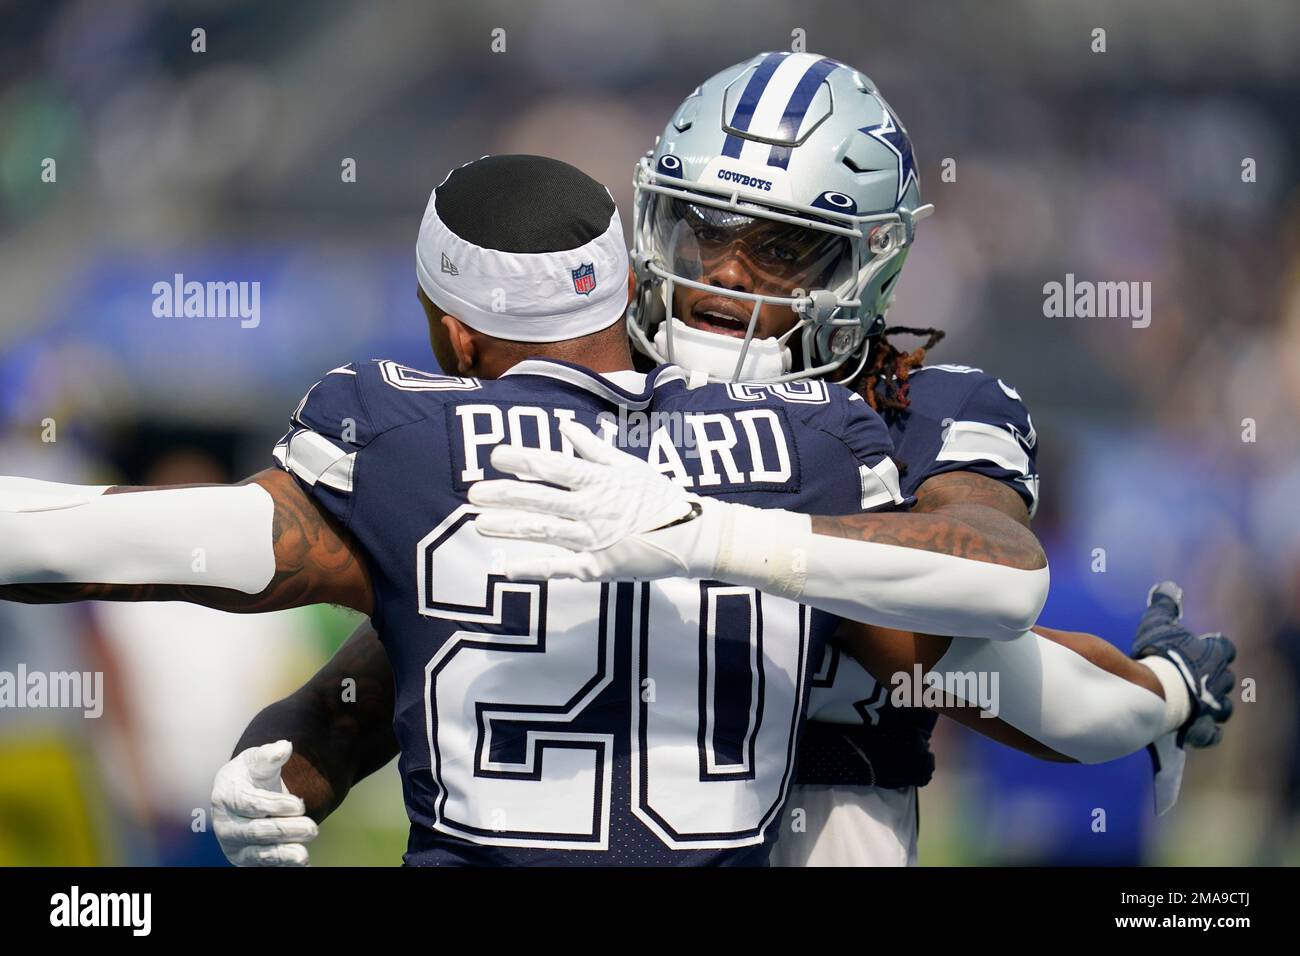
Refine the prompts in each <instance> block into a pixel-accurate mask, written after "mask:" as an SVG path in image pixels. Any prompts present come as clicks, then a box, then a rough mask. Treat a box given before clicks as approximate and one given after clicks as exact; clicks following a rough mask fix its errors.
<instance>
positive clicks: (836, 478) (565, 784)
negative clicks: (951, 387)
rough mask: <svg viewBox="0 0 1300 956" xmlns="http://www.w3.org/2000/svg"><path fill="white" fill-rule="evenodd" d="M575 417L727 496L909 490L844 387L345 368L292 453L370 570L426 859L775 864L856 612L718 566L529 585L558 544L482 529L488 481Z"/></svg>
mask: <svg viewBox="0 0 1300 956" xmlns="http://www.w3.org/2000/svg"><path fill="white" fill-rule="evenodd" d="M616 382H617V383H621V385H622V386H624V387H620V384H615V383H616ZM627 386H630V387H632V388H633V389H634V390H632V391H627V390H625V387H627ZM564 419H576V420H577V421H578V422H580V423H581V424H583V425H586V426H587V427H589V428H591V429H592V430H593V431H595V432H596V433H597V434H602V435H605V436H606V437H607V439H609V440H615V441H618V442H619V444H620V445H621V446H622V447H624V448H625V449H626V450H628V451H629V452H631V453H633V454H636V455H638V456H639V457H641V458H643V459H645V460H648V461H650V462H651V463H652V464H654V465H655V466H656V467H658V468H659V469H660V470H661V471H663V472H664V473H666V474H669V475H671V476H672V477H674V478H675V479H676V480H678V481H680V482H682V483H683V484H685V485H686V486H687V487H689V488H691V489H692V490H693V491H696V492H698V493H700V494H704V495H712V496H717V497H719V498H723V499H726V500H731V501H738V502H743V503H746V504H750V505H756V506H768V507H783V508H788V509H791V510H796V511H802V512H807V513H825V514H850V513H854V512H857V511H861V510H863V509H864V508H877V507H889V506H893V505H896V504H900V503H902V502H903V498H902V497H901V496H900V494H899V492H898V487H897V473H896V471H895V469H894V465H893V463H892V462H891V461H890V459H889V458H888V455H889V453H890V452H891V446H890V441H889V436H888V431H887V429H886V427H885V424H884V422H883V421H882V420H881V419H880V418H879V416H877V415H876V414H875V413H874V412H873V411H871V409H870V408H869V407H868V406H867V404H866V403H865V402H863V401H862V400H861V399H860V398H859V397H858V396H856V395H853V394H852V393H850V392H849V391H847V390H845V389H842V388H840V387H838V386H827V385H825V384H822V383H819V382H809V383H796V384H791V385H774V386H746V385H732V386H728V385H721V384H719V385H706V386H703V387H699V388H694V389H692V388H688V387H687V383H686V381H685V379H684V373H682V372H681V370H680V369H676V368H674V367H671V366H661V367H659V368H657V369H655V370H654V371H653V372H651V373H650V374H649V376H648V377H642V376H640V375H639V374H638V373H635V372H627V373H615V374H614V375H613V376H609V377H602V376H598V375H595V374H593V373H590V372H588V371H586V370H585V369H581V368H579V367H577V366H572V365H568V364H564V363H559V362H543V361H535V360H534V361H528V362H524V363H521V364H520V365H518V366H516V367H515V368H514V369H512V370H511V371H510V373H509V374H507V375H505V376H503V377H502V378H500V379H498V380H495V381H481V380H478V379H473V378H459V377H455V376H448V375H435V374H430V373H427V372H421V371H417V370H415V369H410V368H406V367H403V366H400V365H397V364H396V363H393V362H367V363H358V364H354V365H348V366H344V367H342V368H339V369H335V370H334V371H333V372H331V373H330V374H329V375H327V376H326V377H325V378H324V379H322V380H321V381H320V382H318V383H317V384H316V385H315V386H313V387H312V389H311V391H310V392H308V394H307V396H306V397H305V398H304V399H303V401H302V403H301V404H300V405H299V407H298V409H297V410H296V411H295V413H294V415H293V428H292V430H291V431H290V432H289V434H288V435H286V436H285V438H284V439H283V440H282V441H281V442H280V444H279V445H278V446H277V448H276V458H277V460H278V461H279V462H280V464H281V465H282V467H284V468H286V469H287V470H289V471H290V472H291V473H292V474H293V475H295V476H296V477H297V479H298V480H299V481H300V483H301V484H302V485H303V487H304V488H306V489H307V490H308V492H309V493H310V494H311V495H312V496H313V498H314V499H315V500H316V501H317V502H319V503H320V504H321V505H322V506H323V507H324V508H325V510H326V511H328V512H329V514H330V515H332V516H333V517H334V518H335V519H337V520H338V521H339V522H340V523H341V524H342V525H344V526H345V527H346V528H347V529H348V530H349V531H350V532H351V533H352V534H353V535H354V536H355V537H356V539H357V541H358V542H359V544H360V546H361V549H362V551H363V552H364V554H365V556H366V560H367V561H368V563H369V566H370V573H371V577H372V580H373V583H374V590H375V613H374V623H375V625H376V627H377V629H378V631H379V634H380V637H381V639H382V640H383V643H384V646H385V648H386V649H387V652H388V656H389V659H390V661H391V663H392V667H393V672H394V676H395V681H396V707H395V714H394V727H395V730H396V733H397V738H398V742H399V744H400V746H401V775H402V781H403V787H404V793H405V798H406V806H407V812H408V814H409V816H410V819H411V837H410V842H409V845H408V851H407V854H406V858H405V859H406V861H407V862H408V863H410V864H416V865H446V864H466V863H468V864H483V865H504V864H511V865H515V864H569V863H573V864H756V863H762V862H763V861H765V859H766V856H767V852H768V849H769V847H770V844H771V842H772V841H773V840H774V839H775V833H774V829H775V821H776V819H777V818H778V815H779V811H780V808H781V805H782V803H783V802H784V800H785V797H786V793H787V789H788V786H789V783H790V781H791V778H792V775H793V769H794V758H795V750H796V743H797V739H798V735H799V733H800V728H801V724H802V720H803V715H804V712H805V708H806V704H807V695H808V688H809V684H810V678H811V671H812V669H813V667H814V666H815V664H816V662H817V661H818V660H819V659H820V658H821V653H822V648H823V646H824V644H825V641H826V640H827V637H828V635H829V634H830V632H831V631H833V629H834V626H835V623H836V621H835V619H834V618H833V617H831V616H830V615H826V614H823V613H821V612H817V611H812V610H810V609H809V608H806V607H804V606H802V605H799V604H796V603H794V602H791V601H788V600H784V599H781V598H775V597H772V596H770V595H766V594H760V593H758V592H756V591H754V590H752V589H749V588H741V587H735V586H732V585H728V584H723V583H720V582H716V581H687V580H682V579H677V580H668V581H659V582H652V583H619V584H601V583H584V582H576V581H560V580H557V581H551V582H543V581H516V582H511V581H508V580H506V579H505V578H504V577H503V576H502V575H501V574H500V573H498V569H499V568H500V566H501V564H502V562H503V561H504V560H505V559H506V557H507V556H508V555H509V553H510V552H511V550H512V549H517V548H518V549H530V548H536V547H538V545H530V544H528V543H525V542H519V541H511V540H503V539H496V538H486V537H483V536H480V535H479V534H478V532H477V530H476V529H475V527H474V522H473V519H474V516H475V514H476V511H475V509H473V508H472V507H470V506H469V505H468V504H467V499H466V492H467V490H468V488H469V487H470V486H471V485H472V484H473V483H474V482H476V481H479V480H482V479H484V478H493V477H502V476H501V475H500V474H499V473H497V472H495V471H494V470H493V468H492V467H491V465H490V463H489V454H490V452H491V450H492V448H493V447H494V446H495V445H497V444H498V443H501V442H510V443H515V444H519V445H524V446H529V447H543V448H551V449H555V450H561V451H571V449H570V448H568V443H567V441H564V440H563V439H562V436H561V435H560V434H559V431H558V424H559V422H560V421H562V420H564Z"/></svg>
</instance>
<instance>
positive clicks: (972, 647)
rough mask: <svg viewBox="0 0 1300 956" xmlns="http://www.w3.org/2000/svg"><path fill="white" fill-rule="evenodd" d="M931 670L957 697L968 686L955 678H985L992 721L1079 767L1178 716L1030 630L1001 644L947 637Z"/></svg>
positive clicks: (1127, 747)
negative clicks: (989, 690) (993, 706)
mask: <svg viewBox="0 0 1300 956" xmlns="http://www.w3.org/2000/svg"><path fill="white" fill-rule="evenodd" d="M932 672H933V673H937V674H940V675H942V676H943V677H944V687H945V688H946V689H948V690H949V691H950V692H952V693H954V696H957V697H959V698H962V699H963V700H965V699H966V697H967V695H966V694H963V693H962V692H961V691H962V689H963V688H964V687H965V688H968V689H969V688H970V687H971V686H973V685H974V684H975V682H974V681H964V680H961V679H957V678H958V676H959V675H966V674H988V675H989V677H988V678H987V679H986V681H984V682H982V683H984V684H985V685H986V686H987V687H990V688H992V690H993V694H992V696H993V699H994V700H995V701H996V709H997V712H996V713H995V714H993V715H992V716H995V717H999V718H1001V719H1002V720H1003V721H1005V722H1006V723H1007V724H1010V725H1011V726H1012V727H1015V728H1016V729H1017V730H1019V731H1021V732H1022V733H1024V734H1026V735H1027V736H1029V737H1031V738H1033V739H1034V740H1037V741H1038V742H1039V743H1042V744H1045V745H1046V746H1048V747H1051V748H1052V749H1053V750H1055V751H1056V752H1057V753H1060V754H1064V755H1065V756H1067V757H1073V758H1074V759H1075V760H1078V761H1079V762H1080V763H1101V762H1102V761H1105V760H1115V759H1117V758H1119V757H1124V756H1127V755H1128V754H1131V753H1134V752H1136V751H1138V750H1141V749H1142V748H1143V747H1145V746H1147V745H1148V744H1150V743H1152V742H1153V741H1154V740H1155V739H1156V738H1157V737H1160V736H1162V735H1163V734H1165V733H1166V732H1168V731H1169V730H1170V729H1172V728H1171V727H1170V726H1168V724H1169V723H1170V721H1173V720H1178V719H1179V717H1178V714H1177V712H1176V711H1175V710H1171V708H1169V707H1167V706H1166V704H1165V701H1164V700H1163V699H1161V697H1160V696H1159V695H1158V694H1153V693H1152V692H1151V691H1149V690H1147V689H1146V688H1145V687H1142V686H1140V685H1138V684H1134V683H1132V682H1131V681H1127V680H1125V679H1124V678H1122V677H1118V676H1116V675H1115V674H1112V673H1111V672H1110V671H1108V670H1104V669H1103V668H1100V667H1098V666H1097V665H1095V664H1093V663H1092V662H1091V661H1089V660H1088V659H1087V658H1085V657H1083V656H1082V655H1080V654H1076V653H1075V652H1074V651H1072V650H1070V649H1069V648H1068V647H1065V646H1064V645H1061V644H1058V643H1056V642H1055V641H1052V640H1050V639H1048V638H1046V637H1043V636H1042V635H1041V634H1037V633H1035V632H1034V631H1026V632H1025V633H1023V634H1021V635H1020V636H1019V637H1016V638H1014V639H1013V640H1009V641H1007V640H970V639H964V640H954V641H953V642H952V645H951V646H950V647H949V648H948V651H947V653H946V654H944V655H943V657H941V658H940V659H939V661H938V662H937V663H936V664H935V666H934V668H933V671H932ZM1166 693H1168V691H1166ZM1181 696H1182V697H1186V694H1182V695H1181ZM967 703H970V704H973V705H977V704H978V701H975V700H967ZM1175 726H1176V724H1175Z"/></svg>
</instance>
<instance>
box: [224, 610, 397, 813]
mask: <svg viewBox="0 0 1300 956" xmlns="http://www.w3.org/2000/svg"><path fill="white" fill-rule="evenodd" d="M349 680H350V681H354V682H355V694H345V689H346V688H345V682H346V681H349ZM346 686H352V685H346ZM277 740H288V741H290V742H291V743H292V744H293V756H292V757H290V758H289V760H288V762H287V763H286V764H285V765H284V768H283V771H282V776H283V779H284V783H285V785H286V786H287V787H288V788H289V791H290V792H291V793H293V794H295V795H297V796H299V797H301V798H302V799H303V801H304V802H305V803H306V806H307V816H309V817H311V818H312V819H313V820H316V821H317V822H319V821H321V820H324V819H325V817H327V816H329V814H330V813H332V812H333V811H334V810H335V808H337V807H338V805H339V804H341V803H342V802H343V798H344V797H346V796H347V795H348V791H349V790H350V789H352V787H353V785H354V784H356V783H358V782H359V781H361V780H363V779H365V778H366V777H368V776H369V775H370V774H372V773H374V772H375V771H376V770H378V769H379V768H381V767H383V766H384V765H385V764H387V763H388V761H390V760H392V759H393V758H394V757H395V756H397V750H398V748H397V737H396V736H395V735H394V733H393V671H392V668H391V666H390V665H389V663H388V654H387V652H385V650H384V646H383V645H382V644H381V643H380V642H379V635H378V634H376V633H375V630H374V628H373V627H371V625H370V623H369V622H366V623H365V624H362V625H361V626H360V627H358V628H357V629H356V631H355V632H354V633H353V634H352V636H351V637H349V638H348V639H347V641H346V642H345V643H344V644H343V646H342V647H340V648H339V649H338V651H337V652H336V653H335V654H334V656H333V657H332V658H330V660H329V661H328V662H327V663H326V664H325V666H324V667H322V668H321V669H320V670H319V671H317V672H316V675H315V676H314V677H312V679H311V680H309V681H308V682H307V683H306V684H304V685H303V686H302V687H300V688H298V689H297V690H296V691H294V692H293V693H292V694H290V695H289V696H288V697H286V698H284V699H283V700H279V701H276V702H275V703H274V704H271V705H270V706H268V707H266V708H264V709H263V710H262V711H261V712H260V713H259V714H258V715H257V716H256V717H254V718H253V720H252V722H251V723H250V724H249V725H248V729H247V730H245V731H244V734H243V736H242V737H240V738H239V743H238V744H237V745H236V746H235V753H236V754H238V753H240V752H242V751H244V750H246V749H248V748H249V747H257V746H261V745H262V744H268V743H273V742H274V741H277Z"/></svg>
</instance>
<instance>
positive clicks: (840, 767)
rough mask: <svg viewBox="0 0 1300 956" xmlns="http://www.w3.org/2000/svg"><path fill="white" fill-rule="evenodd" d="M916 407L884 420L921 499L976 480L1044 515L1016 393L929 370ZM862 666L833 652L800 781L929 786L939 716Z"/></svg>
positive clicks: (921, 379)
mask: <svg viewBox="0 0 1300 956" xmlns="http://www.w3.org/2000/svg"><path fill="white" fill-rule="evenodd" d="M908 381H909V383H910V385H909V390H908V398H909V406H908V408H907V409H906V410H905V411H902V412H887V413H886V414H885V421H886V423H887V424H888V426H889V434H890V437H891V438H892V439H893V443H894V458H895V460H896V461H897V462H898V467H899V470H900V472H901V473H902V479H901V483H902V490H903V493H904V494H906V495H908V496H914V495H915V494H916V491H917V489H918V488H920V487H921V485H922V484H924V483H925V482H926V481H927V480H928V479H930V478H932V477H934V476H935V475H939V474H943V473H945V472H950V471H970V472H974V473H975V474H979V475H984V476H986V477H989V478H993V479H995V480H997V481H1000V482H1003V483H1004V484H1006V485H1008V486H1009V487H1011V488H1013V489H1015V491H1016V493H1017V494H1019V495H1020V496H1021V498H1023V499H1024V501H1025V505H1026V506H1027V507H1028V508H1029V512H1030V514H1031V515H1032V514H1033V512H1034V510H1035V509H1036V508H1037V506H1038V472H1037V468H1036V466H1035V454H1036V452H1037V441H1038V438H1037V435H1036V434H1035V433H1034V426H1033V422H1032V421H1030V418H1029V411H1028V410H1027V409H1026V408H1025V405H1024V402H1023V401H1021V398H1020V396H1019V395H1018V394H1017V393H1016V390H1015V389H1013V388H1012V387H1011V386H1009V385H1007V384H1006V383H1004V382H1003V381H1002V380H1001V379H999V378H994V377H993V376H991V375H986V374H984V373H983V372H982V371H980V370H979V369H976V368H969V367H968V366H965V365H930V366H925V367H923V368H920V369H917V370H916V371H914V372H912V374H911V377H910V378H909V379H908ZM891 690H892V688H890V687H884V686H881V685H879V684H878V683H877V682H876V680H875V679H874V678H873V677H872V676H871V675H870V674H868V673H867V671H866V670H864V669H863V668H862V666H861V665H859V664H858V663H857V661H855V660H853V659H852V658H851V657H849V656H848V655H846V654H843V653H841V652H839V651H838V650H837V649H836V648H834V647H829V646H828V647H827V649H826V651H825V654H824V657H823V659H822V661H821V664H820V666H819V668H818V671H817V673H816V675H815V677H814V681H813V692H812V696H811V700H810V705H809V717H810V718H811V720H812V723H810V724H809V727H808V731H807V734H806V736H805V738H804V741H803V746H802V747H801V750H800V758H799V770H798V775H797V778H796V779H797V782H799V783H804V784H828V785H834V786H853V785H862V786H881V787H903V786H912V785H922V784H925V783H927V782H928V781H929V779H930V775H931V774H932V773H933V771H934V757H933V755H932V754H931V753H930V747H929V739H930V732H931V731H932V730H933V729H934V724H935V720H936V719H937V718H936V715H935V714H934V713H932V712H930V711H926V710H922V709H919V708H916V709H912V708H907V709H902V708H896V707H894V706H892V705H891V704H890V702H889V695H890V691H891Z"/></svg>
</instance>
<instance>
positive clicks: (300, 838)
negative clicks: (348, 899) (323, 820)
mask: <svg viewBox="0 0 1300 956" xmlns="http://www.w3.org/2000/svg"><path fill="white" fill-rule="evenodd" d="M292 754H293V744H291V743H290V742H289V741H287V740H277V741H276V742H275V743H273V744H263V745H262V746H260V747H250V748H248V749H247V750H245V751H243V752H242V753H240V754H239V755H238V756H237V757H235V759H234V760H232V761H230V762H229V763H227V764H226V765H225V766H223V767H222V768H221V769H220V770H218V771H217V779H216V780H215V781H214V782H213V784H212V829H213V830H214V831H215V832H216V834H217V842H219V843H220V844H221V852H222V853H224V854H226V859H227V860H229V861H230V862H231V863H233V864H234V865H235V866H306V865H307V864H308V857H307V847H306V845H305V844H307V843H310V842H311V841H312V840H314V839H316V834H317V833H318V832H319V831H318V830H317V827H316V821H314V820H313V819H311V817H308V816H306V815H305V814H306V812H307V807H306V804H304V803H303V801H302V800H301V799H300V798H299V797H295V796H294V795H293V794H292V793H290V792H289V788H288V787H286V786H285V785H284V781H283V780H281V779H280V768H281V767H283V766H284V765H285V763H286V762H287V761H288V759H289V757H290V756H291V755H292Z"/></svg>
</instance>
